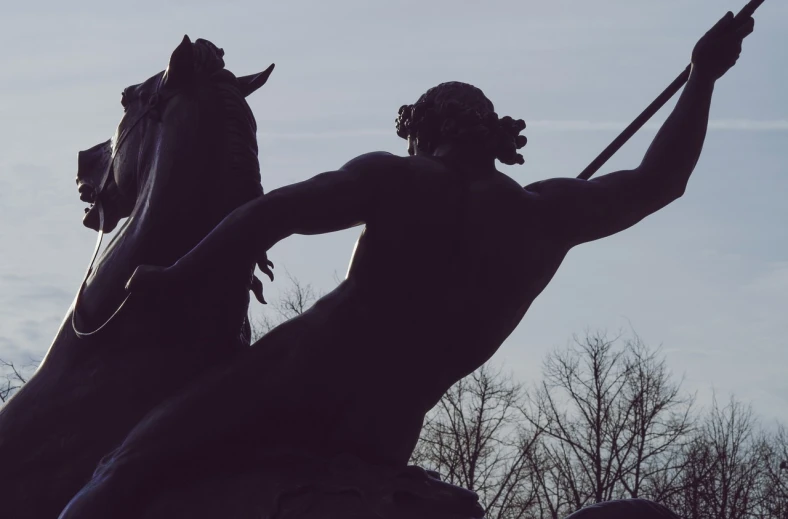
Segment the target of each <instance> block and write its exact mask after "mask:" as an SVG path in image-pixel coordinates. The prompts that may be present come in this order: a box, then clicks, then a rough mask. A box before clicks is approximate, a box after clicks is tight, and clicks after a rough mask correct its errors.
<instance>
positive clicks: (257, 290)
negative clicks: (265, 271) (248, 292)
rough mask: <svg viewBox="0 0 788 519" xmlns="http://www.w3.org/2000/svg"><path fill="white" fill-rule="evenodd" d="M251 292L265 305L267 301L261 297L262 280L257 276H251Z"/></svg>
mask: <svg viewBox="0 0 788 519" xmlns="http://www.w3.org/2000/svg"><path fill="white" fill-rule="evenodd" d="M252 293H253V294H254V297H255V298H256V299H257V300H258V301H260V303H261V304H264V305H267V304H268V302H267V301H266V300H265V298H264V297H263V282H262V281H260V278H258V277H257V276H252Z"/></svg>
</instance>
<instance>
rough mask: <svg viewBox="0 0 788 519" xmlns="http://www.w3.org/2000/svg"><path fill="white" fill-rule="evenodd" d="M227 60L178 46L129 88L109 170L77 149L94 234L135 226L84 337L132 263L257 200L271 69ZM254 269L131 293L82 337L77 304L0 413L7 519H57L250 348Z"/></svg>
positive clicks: (98, 284)
mask: <svg viewBox="0 0 788 519" xmlns="http://www.w3.org/2000/svg"><path fill="white" fill-rule="evenodd" d="M222 54H223V52H222V51H221V50H220V49H217V48H216V47H215V46H213V45H212V44H211V43H209V42H207V41H204V40H197V42H195V43H191V42H190V41H189V40H188V39H184V41H183V43H182V44H181V45H180V46H179V47H178V48H177V49H176V50H175V52H174V53H173V54H172V58H171V60H170V64H169V68H168V69H167V71H166V72H162V73H159V74H156V75H155V76H153V77H152V78H150V79H148V80H147V81H145V82H144V83H142V84H139V85H135V86H131V87H129V88H127V89H126V90H125V91H124V93H123V97H122V100H121V102H122V104H123V106H124V110H125V112H126V113H125V115H124V117H123V119H122V120H121V122H120V125H119V127H118V136H119V137H118V139H117V140H116V142H115V146H114V153H115V156H114V159H113V160H112V167H110V162H111V161H110V158H111V157H112V153H113V149H112V144H111V143H110V142H107V143H103V144H101V145H98V146H96V147H94V148H92V149H90V150H87V151H85V152H82V153H80V156H79V170H78V175H77V183H78V186H79V191H80V194H81V196H82V197H83V199H84V200H88V201H96V202H99V203H96V205H94V206H93V207H92V208H91V209H89V210H88V211H87V215H86V216H85V220H84V223H85V225H86V226H87V227H89V228H92V229H94V230H99V224H100V223H102V222H100V220H102V219H103V229H102V230H103V231H110V230H112V229H113V228H115V226H116V225H117V224H118V222H119V220H120V219H121V218H123V217H128V221H127V222H126V224H125V225H124V226H123V227H122V229H121V230H120V231H119V233H118V235H117V236H116V237H115V239H114V240H113V241H112V242H111V243H110V245H109V247H108V248H107V249H106V251H105V252H104V253H103V254H102V256H101V257H100V258H99V259H98V260H97V262H96V264H95V266H94V268H93V269H92V272H91V274H90V276H89V277H88V278H87V280H86V283H85V285H84V288H83V289H82V290H81V297H80V300H79V304H78V310H77V311H76V313H77V314H78V315H76V316H75V317H76V318H75V319H74V323H73V324H74V325H76V328H77V329H78V330H80V331H83V332H84V331H91V330H95V329H96V328H98V327H99V326H100V325H101V323H104V322H105V321H107V319H108V318H109V316H110V315H112V314H113V312H114V311H115V309H116V308H118V306H119V305H120V304H121V302H122V301H123V300H124V299H125V298H126V291H125V290H124V286H125V284H126V281H127V280H128V278H129V276H130V275H131V273H132V272H133V270H134V268H135V267H136V266H137V265H139V264H140V263H154V264H156V263H163V264H170V263H172V262H174V261H176V260H177V259H178V258H180V257H182V256H183V255H184V254H185V253H186V252H188V251H189V250H190V249H192V248H193V247H194V246H195V245H196V244H197V243H199V241H200V240H201V239H202V238H203V237H205V235H207V234H208V232H210V230H211V229H213V228H214V227H215V226H216V225H217V224H218V223H219V222H221V221H222V219H223V218H224V217H225V216H227V215H228V214H229V213H230V212H231V211H232V210H233V209H235V208H237V207H238V206H240V205H242V204H244V203H245V202H248V201H249V200H252V199H254V198H256V197H258V196H260V195H262V193H263V190H262V187H261V185H260V174H259V166H258V162H257V144H256V139H255V131H256V124H255V121H254V117H253V116H252V113H251V111H250V110H249V107H248V105H247V104H246V102H245V100H244V96H245V95H247V94H249V93H251V91H253V90H254V89H255V88H256V87H258V86H260V85H261V82H263V81H264V80H265V77H267V73H265V74H263V75H255V76H249V77H246V78H236V77H235V76H234V75H233V74H231V73H230V72H229V71H227V70H224V63H223V60H222ZM267 72H270V69H269V71H267ZM96 195H98V198H97V197H96ZM101 213H103V217H102V214H101ZM252 268H253V262H251V261H250V262H249V264H248V265H247V266H246V267H244V268H239V269H234V270H232V271H226V272H217V273H216V275H215V276H212V278H211V279H210V280H205V281H204V282H203V283H202V284H201V285H200V286H199V287H193V288H185V289H184V290H182V291H178V292H169V293H159V294H150V295H148V296H147V297H144V298H143V297H135V296H134V295H132V296H131V297H130V298H129V300H128V302H127V303H126V305H125V306H124V308H123V311H121V312H119V313H118V314H117V316H116V317H115V318H114V319H112V320H111V321H110V322H109V323H108V324H107V326H106V327H104V328H103V329H102V330H101V332H100V333H98V334H95V335H89V336H84V337H83V338H79V337H78V336H77V333H76V332H75V330H74V328H73V327H72V314H74V313H75V310H74V308H73V307H72V308H71V309H70V310H69V312H68V314H67V315H66V318H65V319H64V321H63V324H62V326H61V328H60V330H59V331H58V334H57V336H56V337H55V340H54V342H53V343H52V345H51V347H50V349H49V352H48V353H47V355H46V358H45V359H44V361H43V363H42V365H41V366H40V368H39V369H38V371H37V372H36V374H35V375H34V376H33V377H32V378H31V379H30V381H29V382H28V383H27V384H26V385H25V386H24V387H23V388H22V389H21V390H20V391H19V392H18V393H17V394H16V395H15V396H14V397H13V398H12V399H11V400H10V401H9V402H8V403H7V404H6V405H5V406H4V407H3V409H2V410H1V411H0V466H1V467H3V475H4V476H7V477H8V481H4V482H3V484H2V485H0V494H2V495H1V496H0V502H1V503H2V512H1V513H0V515H2V516H3V517H9V518H11V517H12V518H14V519H25V518H36V519H38V518H51V517H56V516H57V515H58V514H59V513H60V512H61V511H62V509H63V507H65V506H66V504H67V503H68V501H69V500H70V499H71V498H72V497H73V496H74V494H75V493H76V492H77V491H78V490H79V489H80V488H81V487H82V486H83V485H85V483H87V482H88V481H89V480H90V477H91V474H92V473H93V471H94V470H95V467H96V465H97V463H98V462H99V460H100V459H101V457H102V456H104V455H106V454H107V452H109V451H110V450H112V449H113V448H115V447H117V445H118V444H119V443H120V442H121V441H122V440H123V438H124V437H125V436H126V434H127V433H128V432H129V430H130V429H131V428H132V427H133V426H134V425H135V424H136V423H137V422H139V421H140V419H141V418H142V417H143V416H145V414H146V413H148V411H150V410H151V408H153V407H154V406H155V405H157V404H158V403H159V402H161V401H162V400H163V399H164V398H165V397H166V396H168V395H170V394H172V393H173V392H174V391H176V390H177V389H179V388H180V387H182V386H183V385H184V384H185V383H186V382H187V381H189V380H191V379H192V378H194V377H195V376H196V375H197V374H199V373H203V372H205V371H206V370H207V369H208V368H210V367H213V366H215V365H216V364H217V363H220V362H222V361H225V360H227V359H229V358H231V357H233V356H235V355H237V354H238V353H240V352H241V351H243V350H245V349H247V347H248V344H249V338H248V333H247V331H248V323H246V324H245V320H246V314H247V307H248V302H249V291H248V287H249V280H250V277H251V274H252ZM245 328H246V330H245ZM244 335H246V336H244Z"/></svg>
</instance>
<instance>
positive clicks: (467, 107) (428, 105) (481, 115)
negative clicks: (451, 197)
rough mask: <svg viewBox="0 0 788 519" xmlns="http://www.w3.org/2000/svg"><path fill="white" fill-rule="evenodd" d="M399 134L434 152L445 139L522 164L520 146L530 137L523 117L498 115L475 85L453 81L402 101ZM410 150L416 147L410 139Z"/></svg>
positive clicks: (397, 120) (501, 159)
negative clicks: (410, 101)
mask: <svg viewBox="0 0 788 519" xmlns="http://www.w3.org/2000/svg"><path fill="white" fill-rule="evenodd" d="M396 123H397V135H398V136H400V137H402V138H403V139H408V138H409V137H414V138H415V139H417V140H418V142H419V147H420V148H423V149H424V150H425V151H428V152H432V151H434V150H435V148H436V147H437V146H438V145H439V144H441V143H443V142H453V143H458V144H460V145H463V146H468V147H469V148H473V149H476V150H477V151H479V152H481V153H482V154H484V155H486V156H490V157H492V158H495V159H498V160H500V161H501V162H502V163H504V164H509V165H511V164H523V163H524V159H523V156H522V155H521V154H519V153H517V150H519V149H520V148H522V147H523V146H525V144H526V143H527V142H528V139H526V138H525V136H524V135H520V132H522V131H523V130H524V129H525V122H524V121H523V120H522V119H512V118H511V117H509V116H506V117H502V118H499V117H498V114H497V113H495V109H494V107H493V104H492V102H491V101H490V100H489V99H487V97H486V96H485V95H484V93H483V92H482V91H481V90H479V89H478V88H476V87H475V86H473V85H469V84H467V83H460V82H458V81H451V82H448V83H441V84H440V85H438V86H436V87H433V88H430V89H429V90H427V92H425V93H424V95H422V96H421V97H420V98H419V100H418V101H416V104H412V105H403V106H402V107H401V108H400V109H399V115H398V117H397V119H396ZM408 152H409V153H410V154H411V155H413V154H414V153H415V150H414V149H413V144H412V143H411V145H410V147H409V148H408Z"/></svg>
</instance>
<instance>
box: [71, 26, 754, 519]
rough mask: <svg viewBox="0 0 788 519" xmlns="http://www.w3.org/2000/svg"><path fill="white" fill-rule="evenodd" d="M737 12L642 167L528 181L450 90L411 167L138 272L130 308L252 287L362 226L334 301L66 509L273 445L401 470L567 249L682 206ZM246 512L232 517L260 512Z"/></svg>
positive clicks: (209, 382)
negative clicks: (267, 271)
mask: <svg viewBox="0 0 788 519" xmlns="http://www.w3.org/2000/svg"><path fill="white" fill-rule="evenodd" d="M731 19H732V15H729V16H726V17H725V18H723V19H722V20H721V21H720V22H719V23H718V24H717V25H715V27H714V28H712V29H711V30H710V31H709V32H708V33H707V34H706V35H705V36H704V37H703V38H702V39H701V40H700V41H699V43H698V44H697V46H696V47H695V49H694V52H693V68H692V73H691V75H690V78H689V81H688V83H687V86H686V88H685V89H684V91H683V93H682V95H681V98H680V100H679V101H678V104H677V106H676V107H675V109H674V110H673V113H672V114H671V115H670V117H669V118H668V119H667V121H666V122H665V124H664V125H663V127H662V129H661V130H660V131H659V132H658V134H657V136H656V138H655V139H654V142H653V143H652V145H651V147H650V148H649V150H648V152H647V153H646V155H645V157H644V158H643V161H642V162H641V164H640V165H638V166H637V167H636V168H634V169H631V170H626V171H618V172H615V173H610V174H608V175H604V176H601V177H598V178H596V179H594V180H590V181H586V180H578V179H568V178H557V179H551V180H546V181H542V182H537V183H535V184H531V185H529V186H527V187H525V188H523V187H522V186H520V185H519V184H518V183H516V182H515V181H513V180H512V179H510V178H509V177H507V176H506V175H504V174H502V173H500V172H498V171H497V170H496V168H495V160H496V159H498V160H501V161H502V162H504V163H507V164H514V163H522V162H523V160H522V156H521V155H520V154H518V153H517V150H518V149H519V148H521V147H522V146H524V145H525V143H526V139H525V137H523V136H521V135H519V134H520V132H521V131H522V130H523V129H524V128H525V124H524V123H523V122H522V121H520V120H513V119H511V118H509V117H503V118H499V117H498V115H497V114H496V112H495V111H494V108H493V104H492V103H491V102H490V101H489V100H488V99H487V98H486V97H485V96H484V95H483V93H482V91H481V90H479V89H477V88H475V87H473V86H471V85H467V84H463V83H456V82H455V83H444V84H441V85H439V86H437V87H435V88H432V89H430V90H428V91H427V92H426V93H425V94H424V95H423V96H421V98H420V99H419V100H418V101H417V102H416V103H415V104H414V105H408V106H403V107H402V108H401V109H400V112H399V118H398V119H397V133H398V135H399V136H400V137H403V138H405V139H407V140H408V152H409V156H408V157H398V156H394V155H390V154H387V153H370V154H366V155H362V156H360V157H358V158H356V159H353V160H351V161H350V162H348V163H347V164H345V165H344V166H343V167H341V168H340V169H338V170H336V171H331V172H328V173H323V174H321V175H318V176H316V177H314V178H312V179H310V180H307V181H305V182H300V183H298V184H294V185H290V186H286V187H283V188H281V189H277V190H275V191H272V192H271V193H269V194H267V195H265V196H263V197H260V198H255V199H254V200H252V201H251V202H249V203H247V204H246V205H244V206H243V207H241V208H239V209H237V210H236V211H234V212H233V213H231V214H230V215H229V216H228V217H227V218H225V219H224V220H223V221H222V222H221V223H220V224H219V225H218V226H217V227H216V228H215V229H214V230H213V231H211V233H210V234H209V235H208V236H207V237H206V238H205V239H204V240H202V241H201V242H200V243H199V245H198V246H197V247H195V248H194V249H193V250H192V251H191V252H189V253H188V254H186V255H185V256H183V257H180V258H179V259H177V261H173V262H166V261H162V262H159V263H158V265H171V266H169V267H166V268H164V267H156V266H141V267H139V268H138V269H137V270H136V271H135V273H134V275H133V276H132V277H131V279H130V281H129V285H128V288H129V290H130V292H131V294H132V297H138V299H139V300H146V301H147V300H151V301H155V300H157V298H161V297H163V295H165V294H169V293H175V292H178V291H189V290H195V288H197V289H199V288H200V287H202V286H204V285H206V284H207V285H210V284H212V283H214V282H215V280H216V279H217V278H218V277H223V276H226V275H228V273H236V272H241V273H243V275H244V277H247V278H248V273H249V267H250V265H251V264H252V263H254V262H259V263H260V265H261V266H262V267H265V266H266V265H267V263H266V262H267V258H266V256H265V253H266V251H267V250H268V249H269V248H270V247H271V246H272V245H273V244H275V243H276V242H278V241H279V240H282V239H284V238H286V237H288V236H290V235H292V234H316V233H326V232H332V231H335V230H339V229H346V228H349V227H352V226H356V225H362V224H363V225H365V227H364V230H363V231H362V233H361V237H360V238H359V240H358V243H357V245H356V249H355V252H354V256H353V259H352V261H351V265H350V269H349V272H348V275H347V278H346V279H345V280H344V281H343V282H342V283H341V284H340V285H339V286H338V287H337V288H336V289H335V290H333V291H332V292H331V293H329V294H328V295H326V296H325V297H323V298H322V299H320V300H319V301H318V302H317V303H316V304H315V305H314V307H313V308H312V309H310V310H309V311H307V312H306V313H304V314H303V315H301V316H299V317H297V318H295V319H293V320H291V321H289V322H287V323H285V324H283V325H281V326H279V327H278V328H276V329H274V330H273V331H271V332H270V333H269V334H268V335H266V336H265V337H263V338H262V339H261V340H260V341H259V342H258V343H256V344H255V345H254V346H253V347H252V348H250V349H249V350H248V351H244V352H243V353H241V354H240V355H237V356H235V357H234V358H232V359H230V360H229V361H228V362H227V363H225V364H223V365H222V366H221V367H219V368H217V369H216V370H213V371H212V372H210V373H209V374H206V375H205V376H203V377H202V378H201V379H200V380H197V381H195V382H193V383H191V384H190V385H189V387H188V389H186V390H184V391H181V392H179V393H178V394H177V395H174V396H173V397H172V398H170V399H168V400H167V401H166V402H165V403H164V404H162V405H160V406H158V407H157V408H156V409H154V410H153V411H152V412H151V413H149V414H148V415H147V416H146V417H145V418H144V419H143V420H142V421H141V422H140V423H139V424H138V425H137V426H136V427H135V428H134V429H133V430H132V431H131V433H130V434H129V435H128V436H127V437H126V438H125V440H124V441H123V443H122V445H121V446H120V447H119V448H118V449H116V450H115V451H114V452H113V453H112V454H111V455H109V456H108V457H107V458H106V459H105V460H104V461H103V462H102V464H101V465H100V467H99V468H98V469H97V471H96V473H95V475H94V477H93V479H92V480H91V482H90V483H89V484H88V485H87V486H86V487H85V488H84V489H83V490H82V491H81V492H80V493H79V494H78V495H77V496H76V497H75V499H74V500H73V501H72V502H71V503H70V505H69V507H68V508H67V509H66V510H65V511H64V513H63V514H62V515H61V518H62V519H74V518H80V519H93V518H95V519H98V518H100V517H126V516H129V517H132V516H134V515H135V514H140V513H141V510H143V509H145V507H148V506H149V504H150V503H151V502H154V501H155V499H156V498H157V497H158V496H161V495H162V493H166V492H168V491H169V492H171V491H172V490H167V489H171V488H172V482H174V481H175V482H179V483H180V486H181V492H182V495H184V496H191V497H192V498H194V499H197V500H198V501H199V499H201V497H200V495H201V494H204V493H205V492H211V491H212V489H213V488H216V489H217V490H216V493H217V495H218V494H221V493H222V492H225V491H223V490H221V489H220V487H221V485H218V484H217V485H216V486H215V487H214V486H211V485H207V486H206V484H205V481H208V480H211V481H217V479H216V478H215V477H214V479H210V478H211V477H212V476H216V474H224V473H227V474H232V473H238V472H239V471H242V470H252V469H249V468H248V467H247V469H239V468H238V466H239V464H242V461H241V460H243V459H255V460H261V459H262V460H264V459H266V456H269V457H270V458H271V459H276V457H277V453H279V452H285V453H289V452H293V451H297V452H299V453H303V454H304V455H305V456H307V457H311V458H313V459H316V460H325V459H333V458H335V457H337V456H342V455H351V456H352V457H354V459H357V460H360V463H362V464H363V465H365V466H371V467H380V470H391V471H397V470H404V467H405V466H406V464H407V461H408V458H409V456H410V454H411V451H412V449H413V447H414V445H415V443H416V441H417V438H418V436H419V431H420V428H421V425H422V420H423V418H424V416H425V413H426V412H427V411H428V410H429V409H430V408H431V407H432V406H433V405H434V404H435V403H436V402H437V401H438V399H439V398H440V397H441V395H442V394H443V393H444V392H445V391H446V390H447V389H448V388H449V387H450V386H451V385H452V384H453V383H454V382H456V381H457V380H459V379H460V378H461V377H463V376H465V375H467V374H468V373H470V372H472V371H473V370H475V369H476V368H478V367H479V366H480V365H481V364H482V363H484V362H485V361H486V360H487V359H489V358H490V357H491V356H492V355H493V353H495V351H496V350H497V349H498V347H499V346H500V345H501V343H502V342H503V341H504V340H505V339H506V337H507V336H508V335H509V334H510V333H511V332H512V331H513V330H514V328H515V327H516V326H517V325H518V323H519V322H520V320H521V319H522V318H523V316H524V315H525V313H526V311H527V310H528V308H529V306H530V304H531V303H532V302H533V300H534V299H535V298H536V297H537V296H538V295H539V293H541V291H542V290H544V288H545V287H546V286H547V284H548V283H549V281H550V279H551V278H552V277H553V275H554V274H555V272H556V270H557V269H558V267H559V266H560V264H561V262H562V261H563V259H564V257H565V256H566V254H567V253H568V252H569V250H570V249H572V248H573V247H574V246H576V245H579V244H582V243H585V242H589V241H592V240H597V239H600V238H604V237H606V236H609V235H612V234H615V233H617V232H620V231H622V230H624V229H626V228H628V227H631V226H632V225H634V224H636V223H637V222H639V221H640V220H642V219H643V218H645V217H646V216H648V215H650V214H651V213H653V212H655V211H657V210H659V209H661V208H662V207H665V206H666V205H668V204H669V203H671V202H672V201H674V200H676V199H677V198H679V197H680V196H682V194H683V193H684V191H685V189H686V186H687V182H688V180H689V177H690V174H691V173H692V171H693V169H694V167H695V164H696V162H697V160H698V158H699V156H700V153H701V148H702V145H703V141H704V137H705V133H706V127H707V122H708V117H709V108H710V104H711V98H712V91H713V89H714V84H715V82H716V80H717V79H719V78H720V77H721V76H723V75H724V74H725V72H726V71H727V70H728V69H729V68H730V67H732V66H733V65H734V63H735V62H736V60H737V59H738V57H739V53H740V51H741V43H742V40H743V39H744V38H745V37H746V36H747V35H748V34H749V33H751V32H752V30H753V21H752V19H751V18H748V19H747V20H746V23H745V24H744V25H743V26H741V27H740V28H731V27H730V23H731ZM139 263H140V264H142V263H148V264H154V265H155V263H152V262H150V261H147V262H146V261H142V260H141V261H139ZM259 288H260V287H259V285H256V290H258V291H259ZM261 463H262V462H261ZM272 463H274V464H275V463H276V462H272ZM275 466H277V467H279V469H281V467H282V465H281V464H280V465H275ZM254 470H257V469H254ZM260 470H265V469H264V468H263V469H260ZM268 470H273V469H270V467H269V469H268ZM277 470H278V469H277ZM274 472H275V470H274ZM184 481H188V483H184ZM268 481H270V480H268ZM200 482H202V483H203V484H202V486H200ZM189 488H191V491H189V490H188V489H189ZM184 489H185V490H184ZM198 489H202V490H198ZM260 491H261V492H265V490H263V489H261V490H260ZM200 502H203V501H200ZM205 502H207V501H205ZM227 503H228V504H226V506H227V507H228V509H229V507H230V505H229V502H227ZM630 505H631V506H635V507H638V506H640V505H639V504H638V503H630V504H629V505H627V506H630ZM260 506H261V507H262V508H259V509H256V510H258V511H259V510H266V513H262V512H260V514H259V515H264V516H267V515H266V514H270V515H275V514H274V513H273V512H272V511H271V510H272V509H271V508H270V507H271V506H274V505H270V506H269V508H265V507H264V506H263V505H260ZM611 506H615V505H611ZM645 509H646V508H643V510H645ZM172 510H183V509H178V508H173V509H172ZM233 510H237V509H236V508H233ZM469 510H470V509H469ZM661 512H664V510H660V513H661ZM245 513H248V514H250V515H243V514H241V513H238V514H235V515H233V514H231V513H230V512H227V513H225V514H221V515H222V516H223V517H252V516H253V515H251V514H252V512H245ZM593 513H594V512H593V511H588V512H586V513H584V514H579V515H578V517H581V516H582V517H586V516H588V517H592V514H593ZM469 514H470V515H469ZM164 516H165V515H164V513H163V512H162V515H156V514H153V513H151V514H149V515H146V516H145V517H164ZM173 516H185V514H182V513H180V514H179V513H173ZM191 516H192V517H198V516H199V517H211V516H210V515H208V514H205V515H191ZM214 516H215V515H214ZM285 516H286V517H323V516H322V515H320V514H319V513H317V514H312V515H310V513H306V512H304V514H302V515H298V514H297V513H294V514H293V515H287V514H285ZM362 516H363V515H356V516H355V517H362ZM393 516H394V515H392V517H393ZM426 516H428V515H411V517H426ZM460 516H462V517H470V516H473V515H472V512H468V514H465V515H462V514H460V515H456V517H460ZM277 517H279V516H278V515H277ZM387 517H388V516H387ZM594 517H596V515H594ZM599 517H603V515H599ZM611 517H612V516H611ZM639 517H647V515H646V514H645V513H644V514H643V515H639Z"/></svg>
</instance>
